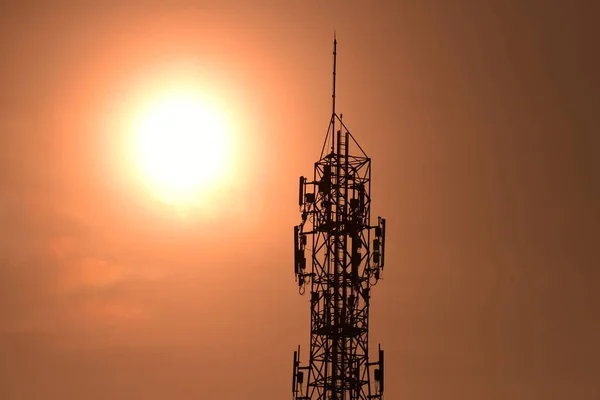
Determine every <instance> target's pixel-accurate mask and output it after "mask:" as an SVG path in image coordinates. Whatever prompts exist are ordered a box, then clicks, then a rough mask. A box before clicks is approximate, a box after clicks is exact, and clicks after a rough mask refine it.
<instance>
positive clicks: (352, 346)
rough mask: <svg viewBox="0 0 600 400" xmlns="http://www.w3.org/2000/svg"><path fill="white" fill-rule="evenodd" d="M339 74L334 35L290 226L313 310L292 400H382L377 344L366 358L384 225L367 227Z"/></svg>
mask: <svg viewBox="0 0 600 400" xmlns="http://www.w3.org/2000/svg"><path fill="white" fill-rule="evenodd" d="M336 69H337V39H336V38H335V35H334V41H333V94H332V114H331V120H330V122H329V127H328V129H327V135H326V137H325V143H324V144H323V148H322V150H321V156H320V159H319V161H317V162H316V163H315V165H314V174H313V178H312V179H309V178H305V177H303V176H302V177H300V187H299V199H298V204H299V206H300V211H301V213H302V222H301V223H300V225H297V226H295V227H294V273H295V275H296V281H297V282H298V287H299V290H300V294H304V293H305V291H306V288H307V286H308V287H309V288H310V307H311V312H310V351H309V352H310V355H309V360H308V364H306V365H304V366H303V365H301V362H300V346H298V350H297V351H295V352H294V367H293V378H292V393H293V399H294V400H362V399H382V398H383V389H384V373H383V372H384V371H383V350H381V346H379V349H378V360H377V361H375V362H371V361H370V359H369V305H370V297H371V287H372V286H374V285H375V284H376V283H377V282H378V281H379V279H380V278H381V272H382V270H383V266H384V260H385V219H383V218H381V217H378V218H377V223H376V224H375V225H371V159H370V158H369V157H368V156H367V155H366V153H365V152H364V151H363V149H362V148H361V147H360V145H359V144H358V142H357V141H356V140H355V139H354V137H353V136H352V134H351V133H350V131H349V130H348V128H347V127H346V125H345V124H344V123H343V121H342V115H341V114H340V115H339V116H338V114H337V113H336V109H335V100H336V97H335V85H336ZM306 251H309V252H310V261H311V262H310V267H308V268H307V262H306Z"/></svg>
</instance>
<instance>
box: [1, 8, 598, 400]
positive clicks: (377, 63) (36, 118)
mask: <svg viewBox="0 0 600 400" xmlns="http://www.w3.org/2000/svg"><path fill="white" fill-rule="evenodd" d="M7 3H9V2H3V3H2V5H1V6H0V33H1V35H0V50H1V52H0V57H1V61H2V62H1V64H0V88H1V90H0V399H1V400H70V399H73V400H78V399H86V400H109V399H110V400H120V399H123V400H130V399H144V400H159V399H173V400H180V399H181V400H186V399H190V400H191V399H217V398H218V399H222V400H233V399H250V400H253V399H257V400H258V399H261V400H280V399H290V398H291V392H290V389H291V373H292V370H291V369H292V368H291V367H292V356H293V351H294V350H295V349H296V346H297V345H298V344H301V345H302V347H303V348H304V349H305V350H307V349H308V340H309V326H310V317H309V298H308V296H304V297H301V296H300V295H299V294H298V291H297V286H296V284H295V282H294V275H293V248H292V241H291V238H292V227H293V226H294V225H296V224H298V223H299V222H300V214H299V212H298V205H297V198H298V193H297V191H298V177H299V176H300V175H310V174H312V168H313V163H314V162H315V161H317V158H318V156H319V154H320V150H321V146H322V144H323V140H324V137H325V133H326V128H327V124H328V121H329V118H330V113H331V104H330V102H331V67H332V55H331V52H332V39H333V31H334V29H335V30H336V32H337V38H338V41H339V42H338V52H339V53H338V92H337V94H338V101H337V104H338V111H339V112H341V113H343V114H344V122H345V123H346V124H347V125H348V127H349V128H350V130H351V132H352V134H353V135H354V137H355V138H356V139H357V140H358V141H359V143H360V144H361V146H362V147H363V148H364V149H365V151H366V153H367V154H368V155H369V156H370V157H371V158H372V160H373V164H372V167H373V186H372V195H373V204H372V209H371V211H372V215H373V216H377V215H381V216H384V217H385V218H386V219H387V222H388V242H387V250H386V251H387V254H386V268H385V271H384V272H385V273H384V280H383V281H382V282H380V284H378V285H377V286H376V287H375V288H374V289H373V292H372V295H373V297H372V302H371V306H372V307H371V320H370V324H371V325H370V326H371V331H370V339H371V345H372V346H376V345H377V344H378V343H382V346H383V348H384V349H385V351H386V357H385V358H386V393H385V398H386V399H389V400H396V399H410V400H428V399H441V398H444V399H446V400H453V399H457V400H458V399H460V400H475V399H477V400H479V399H490V400H491V399H498V400H500V399H515V400H520V399H523V400H537V399H539V400H548V399H565V400H566V399H586V400H587V399H589V400H593V399H594V400H595V399H598V398H600V342H599V338H600V292H599V289H598V288H599V286H598V285H599V282H600V262H599V261H598V260H599V259H600V254H599V252H598V251H599V250H598V249H599V248H600V233H599V227H600V206H599V204H600V189H599V188H600V156H599V149H600V140H599V139H598V137H599V136H598V133H599V132H600V129H599V124H598V105H600V74H599V72H598V71H600V62H599V60H600V58H599V57H598V37H600V34H599V33H598V32H597V25H598V18H597V15H598V8H599V7H598V5H597V4H596V5H594V1H592V0H590V1H587V2H585V1H570V2H567V1H564V2H561V1H517V0H505V1H501V0H497V1H492V0H490V1H483V0H481V1H467V0H453V1H448V0H430V1H402V0H398V1H395V2H392V1H389V2H384V1H372V2H359V1H347V2H342V1H320V2H318V1H295V2H291V1H275V0H271V1H266V0H258V1H243V0H238V1H232V0H225V1H202V0H197V1H189V2H183V1H148V2H142V1H131V2H127V1H116V0H106V1H94V2H91V1H90V2H88V1H80V2H75V1H73V2H70V1H68V2H67V1H60V0H59V1H56V2H51V1H39V2H34V1H22V2H19V1H13V2H11V3H12V4H7ZM124 3H127V4H128V5H123V4H124ZM181 88H185V89H186V90H189V91H191V92H193V93H196V94H197V95H199V96H201V97H203V98H204V99H205V101H206V102H207V103H209V104H210V106H211V107H213V108H214V109H216V110H218V113H219V114H220V115H221V117H222V122H223V123H224V124H225V125H226V126H227V132H228V133H227V135H228V136H227V137H228V145H227V149H228V150H227V151H225V152H224V153H223V154H222V155H221V156H220V157H217V158H215V157H213V158H214V159H215V162H220V164H218V165H219V167H218V168H217V169H218V170H219V171H220V175H219V179H216V178H215V182H212V183H210V184H207V185H205V187H203V188H202V189H201V190H198V191H196V192H193V193H192V194H191V195H190V194H187V195H186V196H187V197H186V198H185V201H183V200H181V198H180V197H177V196H175V197H173V196H171V195H172V194H173V193H172V190H171V189H168V188H166V187H165V186H164V182H163V186H160V185H158V184H157V181H156V179H155V180H154V181H153V180H152V179H148V176H147V175H144V174H143V173H141V172H140V171H141V170H140V169H139V168H138V167H139V165H138V164H136V160H137V158H136V156H135V155H134V153H135V151H136V149H135V148H134V147H135V145H133V144H132V143H137V142H135V141H134V140H133V139H132V138H133V137H134V136H135V135H134V133H133V128H132V126H133V125H135V121H136V118H142V117H143V116H144V115H147V114H148V112H149V111H148V110H151V109H152V107H150V106H149V104H154V103H156V102H159V103H160V102H161V101H162V100H163V99H165V98H166V97H168V95H169V93H172V92H173V91H176V90H179V89H181ZM211 154H212V153H210V151H208V150H207V153H205V154H200V153H199V154H198V158H199V159H200V158H202V157H204V158H206V157H208V158H210V157H211ZM215 154H217V153H215ZM304 354H305V355H306V354H307V351H305V352H304ZM303 361H305V360H303Z"/></svg>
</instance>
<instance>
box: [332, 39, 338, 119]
mask: <svg viewBox="0 0 600 400" xmlns="http://www.w3.org/2000/svg"><path fill="white" fill-rule="evenodd" d="M336 68H337V38H336V36H335V31H333V93H332V95H331V100H332V103H333V104H332V107H331V108H332V111H331V115H335V72H336Z"/></svg>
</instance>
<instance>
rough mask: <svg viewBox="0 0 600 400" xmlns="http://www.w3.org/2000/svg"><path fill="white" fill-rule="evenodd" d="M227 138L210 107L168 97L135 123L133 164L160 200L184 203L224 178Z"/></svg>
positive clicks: (199, 100) (183, 96)
mask: <svg viewBox="0 0 600 400" xmlns="http://www.w3.org/2000/svg"><path fill="white" fill-rule="evenodd" d="M230 139H231V138H230V132H229V126H228V124H227V121H226V119H225V118H224V116H223V115H222V113H221V112H220V110H219V109H218V107H216V104H211V102H210V101H208V100H207V99H206V98H203V97H202V96H200V95H197V94H194V93H186V92H177V93H171V94H169V95H166V96H162V97H161V98H160V99H159V100H158V101H157V102H154V103H153V104H151V105H150V106H149V107H148V109H147V110H145V111H144V112H143V113H142V115H141V116H140V118H139V119H138V120H136V122H135V124H134V143H133V151H134V161H135V164H136V166H137V168H138V169H139V172H140V173H141V175H142V177H143V179H144V180H145V181H146V183H147V184H148V186H149V187H150V188H151V189H152V191H153V192H155V194H156V195H157V196H158V197H160V198H161V199H162V200H165V201H168V202H171V203H181V202H189V201H193V200H194V198H197V197H199V196H202V194H203V192H205V191H206V190H209V189H214V187H215V185H216V184H217V183H219V181H220V180H222V179H224V173H225V172H226V171H225V169H226V166H227V164H228V161H229V159H228V158H229V157H230V154H231V152H228V147H229V145H230Z"/></svg>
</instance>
